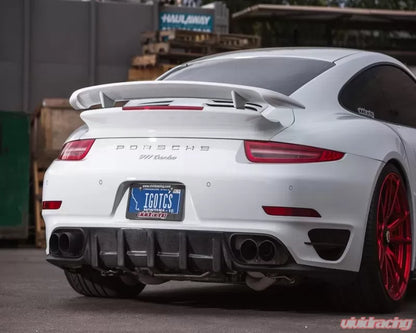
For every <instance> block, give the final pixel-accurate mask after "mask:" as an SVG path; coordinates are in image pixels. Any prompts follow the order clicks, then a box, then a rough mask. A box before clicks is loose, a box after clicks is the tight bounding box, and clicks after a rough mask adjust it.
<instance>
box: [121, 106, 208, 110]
mask: <svg viewBox="0 0 416 333" xmlns="http://www.w3.org/2000/svg"><path fill="white" fill-rule="evenodd" d="M203 109H204V107H203V106H189V105H188V106H187V105H143V106H123V110H126V111H133V110H196V111H198V110H203Z"/></svg>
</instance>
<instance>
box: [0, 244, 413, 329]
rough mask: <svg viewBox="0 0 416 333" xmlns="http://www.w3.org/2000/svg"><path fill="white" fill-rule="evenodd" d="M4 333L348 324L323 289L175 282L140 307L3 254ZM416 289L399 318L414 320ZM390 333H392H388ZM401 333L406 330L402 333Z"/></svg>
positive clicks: (20, 252) (36, 262) (154, 290)
mask: <svg viewBox="0 0 416 333" xmlns="http://www.w3.org/2000/svg"><path fill="white" fill-rule="evenodd" d="M0 265H1V266H0V267H1V268H0V328H1V329H0V330H1V332H36V333H38V332H39V333H40V332H325V331H327V332H332V331H342V329H341V328H340V322H341V320H342V319H346V318H351V317H353V316H355V317H357V318H360V317H363V316H367V317H369V316H371V315H368V314H361V313H340V312H337V311H336V310H334V308H333V306H332V305H331V303H330V302H329V301H328V298H329V295H327V293H325V292H324V291H322V290H319V289H320V288H311V287H309V288H302V287H297V288H290V289H287V288H286V289H281V288H273V289H269V290H267V291H265V292H262V293H256V292H254V291H251V290H250V289H248V288H247V287H245V286H233V285H221V284H203V283H195V282H194V283H192V282H168V283H165V284H162V285H154V286H147V287H146V288H145V290H144V291H143V293H142V294H141V295H140V296H139V297H138V298H137V299H132V300H125V299H99V298H87V297H84V296H80V295H78V294H76V293H75V292H74V291H73V290H72V289H71V288H70V287H69V285H68V284H67V282H66V280H65V277H64V275H63V272H62V271H61V270H60V269H58V268H56V267H54V266H52V265H50V264H48V263H47V262H46V261H45V258H44V252H43V250H35V249H0ZM415 315H416V285H414V284H413V285H411V289H410V292H409V295H408V297H407V300H406V303H405V304H404V306H403V307H402V309H401V311H400V312H399V313H396V314H389V315H377V316H375V317H376V318H394V317H399V318H402V319H414V318H415ZM382 331H383V332H386V330H382ZM395 331H396V332H397V331H398V330H395Z"/></svg>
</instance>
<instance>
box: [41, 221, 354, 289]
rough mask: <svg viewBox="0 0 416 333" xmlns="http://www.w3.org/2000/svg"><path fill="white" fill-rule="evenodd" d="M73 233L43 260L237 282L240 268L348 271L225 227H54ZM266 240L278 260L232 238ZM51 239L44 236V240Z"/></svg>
mask: <svg viewBox="0 0 416 333" xmlns="http://www.w3.org/2000/svg"><path fill="white" fill-rule="evenodd" d="M71 233H72V234H76V235H78V236H79V239H77V242H76V245H75V246H74V247H72V248H71V249H69V248H67V251H66V252H62V251H61V250H60V249H59V248H56V246H55V248H53V247H54V246H52V245H50V246H51V248H50V252H49V255H48V256H47V261H48V262H50V263H51V264H54V265H56V266H59V267H61V268H64V269H71V270H81V269H83V268H84V267H86V266H89V267H92V268H94V269H97V270H100V271H102V272H103V274H117V273H126V272H127V273H140V272H145V273H146V274H149V275H151V276H154V277H159V278H165V279H167V280H170V279H176V280H197V281H218V282H242V281H244V277H245V272H263V273H266V274H273V275H284V276H288V277H291V278H297V277H308V278H316V279H320V280H326V281H328V282H337V283H343V282H347V281H351V279H353V278H354V277H355V274H356V273H354V272H349V271H343V270H335V269H324V268H319V267H312V266H306V265H299V264H296V263H295V261H294V260H293V258H292V257H291V256H290V254H289V252H288V251H287V249H286V247H285V246H284V245H283V244H282V243H281V242H280V241H279V240H278V239H276V238H274V237H271V236H270V235H263V234H245V233H229V232H210V231H189V230H164V229H124V228H59V229H56V230H54V232H53V233H52V237H54V235H62V234H71ZM238 239H252V240H253V239H254V241H257V242H261V241H264V240H270V241H272V242H273V243H274V244H276V248H277V251H278V252H279V255H280V256H281V257H283V258H284V259H283V260H281V261H280V262H276V261H270V262H262V261H261V260H257V259H253V260H250V261H248V262H247V261H245V260H244V259H242V258H241V256H240V255H239V252H238V250H236V245H235V244H236V240H237V241H238ZM52 243H53V241H52V240H50V244H52Z"/></svg>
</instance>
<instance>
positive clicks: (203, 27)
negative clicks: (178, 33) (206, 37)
mask: <svg viewBox="0 0 416 333" xmlns="http://www.w3.org/2000/svg"><path fill="white" fill-rule="evenodd" d="M212 21H213V16H212V15H206V14H183V13H168V12H161V13H160V17H159V28H160V30H173V29H181V30H193V31H203V32H212V31H213V26H214V25H213V22H212Z"/></svg>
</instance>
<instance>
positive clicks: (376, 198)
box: [338, 164, 411, 313]
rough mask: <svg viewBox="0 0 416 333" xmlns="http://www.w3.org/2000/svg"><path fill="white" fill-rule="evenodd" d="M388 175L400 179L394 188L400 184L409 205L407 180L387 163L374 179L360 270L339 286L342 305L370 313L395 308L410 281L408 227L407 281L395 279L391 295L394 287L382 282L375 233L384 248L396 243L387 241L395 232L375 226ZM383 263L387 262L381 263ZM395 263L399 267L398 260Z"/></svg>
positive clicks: (385, 311) (405, 246)
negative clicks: (391, 233) (396, 281)
mask: <svg viewBox="0 0 416 333" xmlns="http://www.w3.org/2000/svg"><path fill="white" fill-rule="evenodd" d="M388 177H390V178H392V177H395V178H394V179H397V180H399V181H400V184H402V186H403V187H400V186H399V185H397V188H399V190H398V192H399V191H400V193H401V194H402V198H403V196H405V201H406V202H405V203H404V204H405V205H407V207H409V203H408V202H409V200H408V193H407V190H406V183H405V182H404V180H403V177H402V175H401V173H400V171H399V170H398V169H397V168H396V167H395V166H394V165H392V164H387V165H386V166H385V167H384V169H383V170H382V172H381V174H380V177H379V179H378V181H377V184H376V188H375V191H374V194H373V198H372V201H371V206H370V212H369V216H368V222H367V228H366V235H365V242H364V248H363V255H362V260H361V266H360V271H359V273H358V276H357V279H356V280H355V281H354V282H353V283H352V284H351V285H349V286H346V287H345V288H342V290H341V293H342V295H339V296H341V297H342V301H343V302H346V303H343V307H348V309H349V310H358V311H365V312H373V313H388V312H394V311H396V310H397V309H398V308H399V306H400V304H401V302H402V301H403V299H404V297H405V292H406V289H407V285H408V283H409V276H410V263H411V234H410V231H409V233H408V237H409V239H410V245H409V246H410V254H409V252H408V248H407V246H408V245H403V248H405V249H406V251H407V252H406V254H408V255H407V256H406V267H407V266H408V267H407V268H406V276H407V277H406V279H407V281H405V280H406V279H400V280H399V281H398V283H400V286H401V288H400V289H399V290H400V292H398V293H397V294H396V295H395V296H392V294H393V289H392V288H393V287H391V288H390V287H389V285H388V283H387V286H386V285H385V281H386V278H385V277H384V282H383V276H382V274H383V273H382V270H383V269H382V268H381V267H384V266H382V264H381V261H382V259H380V260H379V250H380V249H379V247H380V245H378V240H380V239H381V238H380V237H379V236H378V235H380V234H382V235H383V238H382V239H383V241H380V242H381V244H383V247H384V248H387V247H389V248H390V247H393V246H398V245H395V244H394V242H393V240H392V241H391V243H390V237H394V236H390V232H389V235H388V236H386V235H385V232H384V231H383V232H380V230H382V228H381V227H379V229H378V227H377V225H379V226H380V222H378V221H377V218H378V214H379V212H380V207H382V206H381V201H382V200H383V199H382V197H383V194H384V192H383V191H384V189H385V186H386V185H383V184H386V183H387V180H388V179H390V178H388ZM382 189H383V190H382ZM403 191H404V192H403ZM396 200H399V199H396ZM386 202H389V201H388V200H387V201H385V200H384V203H386ZM384 206H385V205H384ZM392 207H393V206H392ZM385 210H386V211H387V210H390V209H385ZM393 211H396V209H395V208H394V207H393V208H391V213H389V214H390V215H391V214H393ZM408 218H409V222H407V220H406V222H404V223H406V224H407V223H409V225H410V224H411V220H410V215H409V217H408ZM382 220H387V218H384V217H383V219H382ZM385 225H386V226H387V225H388V223H385ZM396 228H397V227H396ZM388 230H390V229H388ZM386 233H387V231H386ZM384 238H386V240H384ZM406 244H407V243H406ZM383 247H382V250H380V251H383ZM380 253H384V252H380ZM389 253H390V252H389ZM409 256H410V258H409ZM385 260H387V259H385ZM407 263H408V265H407ZM384 264H387V263H384ZM389 265H390V263H389ZM393 266H394V265H393ZM393 266H391V267H393ZM396 267H400V264H399V265H398V266H396ZM404 270H405V269H404V268H403V271H404ZM403 275H405V274H403ZM392 280H393V279H392ZM394 282H395V281H393V283H394ZM404 282H405V283H404ZM340 300H341V299H340V298H338V302H339V301H340Z"/></svg>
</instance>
